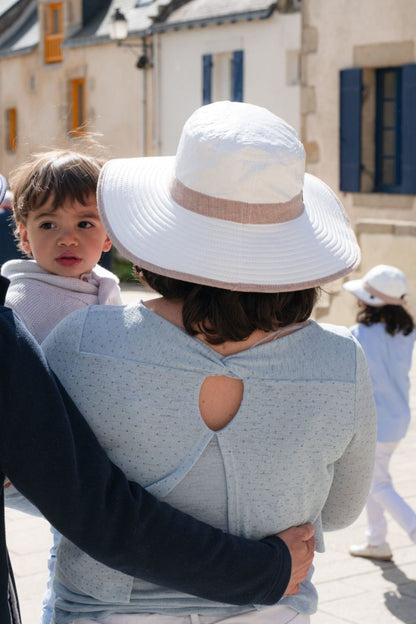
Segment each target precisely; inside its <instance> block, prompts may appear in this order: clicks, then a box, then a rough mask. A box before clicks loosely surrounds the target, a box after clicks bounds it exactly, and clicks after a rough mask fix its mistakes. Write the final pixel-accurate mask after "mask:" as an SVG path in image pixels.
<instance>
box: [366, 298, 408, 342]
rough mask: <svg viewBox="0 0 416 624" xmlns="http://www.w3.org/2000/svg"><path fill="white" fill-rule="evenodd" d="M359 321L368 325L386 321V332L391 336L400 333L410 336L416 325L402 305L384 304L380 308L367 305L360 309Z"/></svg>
mask: <svg viewBox="0 0 416 624" xmlns="http://www.w3.org/2000/svg"><path fill="white" fill-rule="evenodd" d="M357 321H358V323H362V324H363V325H367V327H370V326H371V325H374V324H375V323H385V326H386V332H387V333H388V334H390V335H391V336H394V335H395V334H399V333H402V334H403V335H404V336H408V335H409V334H410V332H411V331H412V330H413V328H414V326H415V324H414V321H413V318H412V317H411V316H410V314H409V313H408V312H406V310H405V309H404V308H403V307H402V306H400V305H384V306H381V307H379V308H375V307H374V306H369V305H366V306H365V308H362V309H361V310H359V312H358V314H357Z"/></svg>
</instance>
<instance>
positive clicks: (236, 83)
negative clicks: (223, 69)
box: [202, 50, 244, 105]
mask: <svg viewBox="0 0 416 624" xmlns="http://www.w3.org/2000/svg"><path fill="white" fill-rule="evenodd" d="M223 55H229V56H230V57H231V58H230V69H229V73H230V94H229V96H228V97H226V98H221V99H230V100H232V101H233V102H243V101H244V99H243V97H244V95H243V94H244V50H230V51H229V52H222V53H218V54H204V55H203V56H202V103H203V104H204V105H205V104H211V102H212V101H213V99H212V94H213V91H214V84H215V76H214V75H213V73H214V71H215V57H216V56H223Z"/></svg>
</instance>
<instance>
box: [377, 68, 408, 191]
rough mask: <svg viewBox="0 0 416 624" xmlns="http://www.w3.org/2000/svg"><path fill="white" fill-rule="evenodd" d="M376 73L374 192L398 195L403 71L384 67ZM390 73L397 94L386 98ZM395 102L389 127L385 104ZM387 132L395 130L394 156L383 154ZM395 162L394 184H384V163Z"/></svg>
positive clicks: (400, 160) (399, 185)
mask: <svg viewBox="0 0 416 624" xmlns="http://www.w3.org/2000/svg"><path fill="white" fill-rule="evenodd" d="M375 73H376V112H375V146H376V153H375V176H374V192H375V193H398V192H400V188H401V181H402V174H401V170H402V167H401V165H402V157H401V151H402V145H401V136H402V123H403V122H402V70H401V67H383V68H377V69H376V70H375ZM388 73H394V75H395V94H394V97H393V98H392V97H386V96H384V94H383V83H382V80H383V77H384V76H385V75H386V74H388ZM391 101H393V102H394V104H395V114H394V125H393V126H387V125H386V124H385V123H384V120H383V104H384V103H385V102H391ZM386 130H394V133H395V139H394V156H390V155H387V154H384V153H383V132H384V131H386ZM385 160H394V182H393V183H392V184H386V183H384V182H383V180H382V177H383V174H382V169H383V161H385Z"/></svg>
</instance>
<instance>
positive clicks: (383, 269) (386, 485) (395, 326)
mask: <svg viewBox="0 0 416 624" xmlns="http://www.w3.org/2000/svg"><path fill="white" fill-rule="evenodd" d="M344 288H345V289H346V290H348V291H349V292H351V293H353V295H355V296H356V297H357V298H358V301H359V306H360V310H359V312H358V315H357V321H358V324H357V325H354V326H353V327H352V328H351V332H352V333H353V335H354V336H355V337H356V338H357V340H358V341H359V342H360V344H361V346H362V348H363V350H364V353H365V355H366V357H367V361H368V365H369V369H370V375H371V381H372V385H373V391H374V398H375V402H376V408H377V421H378V434H377V446H376V458H375V466H374V473H373V480H372V484H371V489H370V494H369V496H368V498H367V502H366V512H367V531H366V537H367V542H366V543H365V544H359V545H353V546H351V547H350V551H349V552H350V554H351V555H353V556H354V557H368V558H370V559H379V560H381V561H389V560H390V559H391V558H392V556H393V555H392V552H391V549H390V546H389V544H388V543H387V541H386V537H387V522H386V518H385V515H384V512H385V511H387V512H389V514H390V515H391V516H392V517H393V518H394V519H395V520H396V521H397V522H398V523H399V525H400V526H401V527H402V528H403V529H404V530H405V531H406V532H407V533H408V535H409V537H410V539H411V540H412V541H413V542H416V513H415V512H414V511H413V509H412V508H411V507H409V505H408V504H407V503H406V502H405V501H404V500H403V498H401V496H399V494H398V493H397V492H396V490H395V489H394V487H393V483H392V478H391V475H390V472H389V463H390V459H391V457H392V454H393V452H394V451H395V450H396V448H397V445H398V444H399V441H400V440H401V439H402V438H404V436H405V435H406V431H407V428H408V426H409V421H410V407H409V387H410V381H409V371H410V367H411V363H412V351H413V345H414V341H415V332H414V322H413V318H412V317H411V315H410V314H409V312H408V310H407V309H406V299H405V298H406V294H407V280H406V276H405V275H404V273H403V272H402V271H400V269H397V268H396V267H393V266H388V265H384V264H380V265H377V266H375V267H373V268H372V269H371V270H370V271H368V273H367V274H366V275H364V277H363V278H362V279H361V280H352V281H350V282H347V283H346V284H344Z"/></svg>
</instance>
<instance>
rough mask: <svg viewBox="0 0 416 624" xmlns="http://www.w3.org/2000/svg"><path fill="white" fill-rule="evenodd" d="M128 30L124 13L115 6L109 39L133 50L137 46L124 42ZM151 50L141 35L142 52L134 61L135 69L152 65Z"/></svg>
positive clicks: (150, 46)
mask: <svg viewBox="0 0 416 624" xmlns="http://www.w3.org/2000/svg"><path fill="white" fill-rule="evenodd" d="M152 1H153V0H152ZM128 31H129V29H128V23H127V18H126V16H125V15H124V13H122V11H120V9H119V8H116V10H115V11H114V13H113V15H112V16H111V22H110V39H112V40H113V41H116V42H117V45H118V46H123V47H125V48H134V49H135V50H137V49H138V47H137V46H136V45H135V44H134V43H124V42H125V40H126V39H127V35H128ZM148 50H149V52H148ZM152 52H153V49H152V45H151V44H150V45H149V44H147V43H146V39H145V37H143V40H142V52H141V54H139V57H138V59H137V62H136V67H137V69H148V68H149V67H153V62H152Z"/></svg>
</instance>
